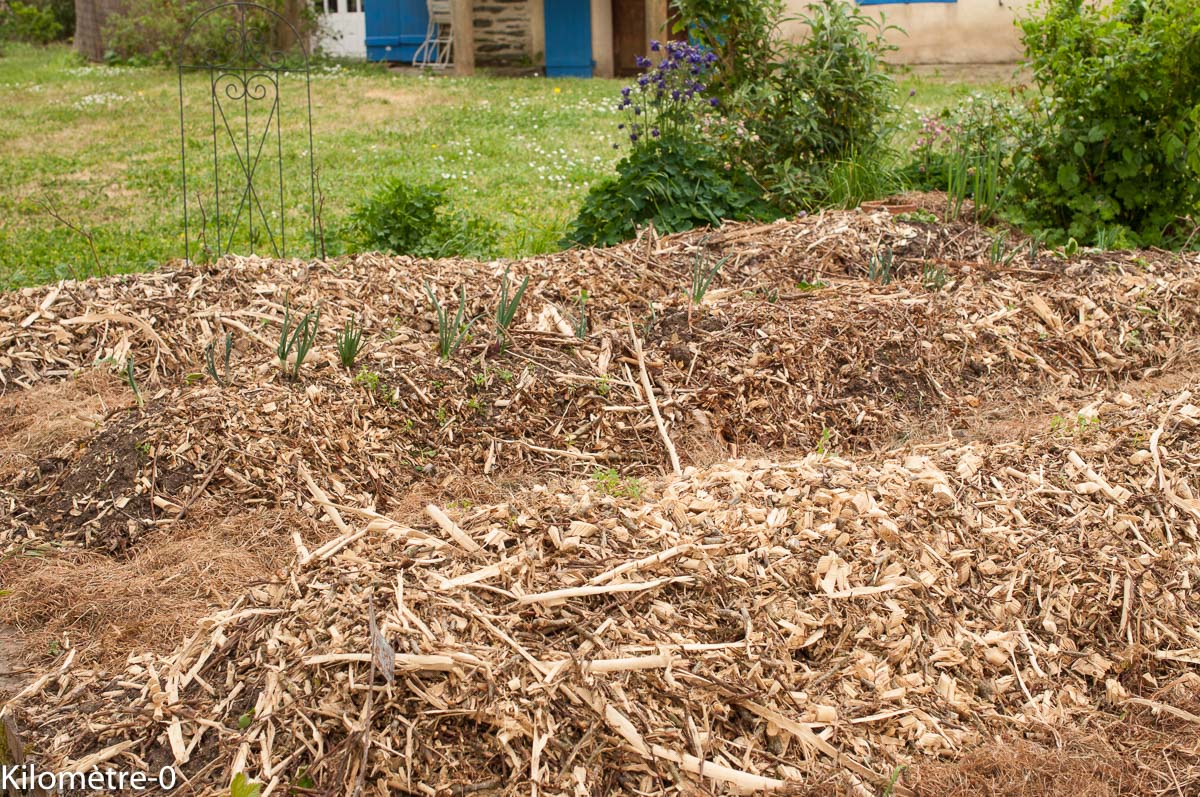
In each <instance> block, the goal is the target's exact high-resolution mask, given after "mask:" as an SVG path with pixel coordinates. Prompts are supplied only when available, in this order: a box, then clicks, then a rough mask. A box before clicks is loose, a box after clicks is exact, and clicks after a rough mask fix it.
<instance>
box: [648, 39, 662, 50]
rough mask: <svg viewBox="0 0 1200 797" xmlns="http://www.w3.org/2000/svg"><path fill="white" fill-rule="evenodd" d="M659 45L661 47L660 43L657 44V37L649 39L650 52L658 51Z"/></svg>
mask: <svg viewBox="0 0 1200 797" xmlns="http://www.w3.org/2000/svg"><path fill="white" fill-rule="evenodd" d="M661 47H662V45H661V44H659V42H658V40H657V39H651V40H650V52H652V53H656V52H658V51H659V49H660V48H661Z"/></svg>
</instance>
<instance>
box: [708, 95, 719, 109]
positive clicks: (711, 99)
mask: <svg viewBox="0 0 1200 797" xmlns="http://www.w3.org/2000/svg"><path fill="white" fill-rule="evenodd" d="M708 104H709V105H711V106H712V107H714V108H716V107H717V106H718V105H720V104H721V101H720V100H718V99H717V98H716V97H709V98H708Z"/></svg>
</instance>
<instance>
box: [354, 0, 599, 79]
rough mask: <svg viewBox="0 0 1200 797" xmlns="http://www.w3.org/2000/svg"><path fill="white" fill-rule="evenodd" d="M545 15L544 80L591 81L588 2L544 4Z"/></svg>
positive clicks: (562, 0) (569, 0)
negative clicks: (585, 78)
mask: <svg viewBox="0 0 1200 797" xmlns="http://www.w3.org/2000/svg"><path fill="white" fill-rule="evenodd" d="M376 2H378V0H376ZM545 13H546V77H591V76H592V8H591V0H545ZM368 41H369V40H368Z"/></svg>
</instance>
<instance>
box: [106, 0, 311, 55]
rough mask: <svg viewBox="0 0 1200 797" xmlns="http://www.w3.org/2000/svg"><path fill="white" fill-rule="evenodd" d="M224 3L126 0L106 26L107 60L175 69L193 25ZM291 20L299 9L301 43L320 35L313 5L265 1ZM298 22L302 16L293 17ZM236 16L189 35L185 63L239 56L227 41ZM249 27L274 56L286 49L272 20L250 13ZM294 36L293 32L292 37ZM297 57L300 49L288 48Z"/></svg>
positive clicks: (204, 24) (213, 19)
mask: <svg viewBox="0 0 1200 797" xmlns="http://www.w3.org/2000/svg"><path fill="white" fill-rule="evenodd" d="M221 2H222V0H125V2H124V3H123V4H122V7H121V12H120V13H118V14H110V15H109V16H108V18H107V19H106V21H105V23H104V29H103V38H104V46H105V48H106V52H105V60H106V61H108V62H109V63H124V64H135V65H142V64H175V63H177V62H178V61H179V57H180V52H179V48H180V44H181V43H182V40H183V35H184V32H185V31H186V30H187V28H188V25H189V24H191V23H192V21H193V20H194V19H196V17H198V16H199V15H200V14H202V13H204V11H205V10H207V9H209V8H212V7H213V6H217V5H220V4H221ZM260 4H261V5H265V6H266V7H268V8H270V9H273V10H274V11H276V12H278V13H279V14H281V15H282V16H284V17H285V18H289V17H288V13H286V10H287V9H289V8H293V9H298V10H299V15H298V16H297V17H296V18H292V19H291V22H292V24H293V25H295V26H296V29H297V31H298V32H299V34H300V36H301V38H306V37H308V36H310V35H311V34H313V33H314V32H315V31H316V27H317V17H316V12H315V11H314V10H313V9H312V8H311V7H310V6H309V4H303V3H302V4H300V5H299V6H296V5H295V4H288V3H287V2H286V0H263V2H261V3H260ZM293 16H296V15H295V14H293ZM231 20H232V16H231V15H230V14H229V13H225V12H215V13H213V14H209V15H208V16H206V17H204V18H203V19H201V20H199V22H198V23H197V24H196V25H195V26H194V27H193V28H192V30H191V32H190V33H189V34H188V40H187V42H186V47H187V49H186V51H185V52H184V54H183V58H184V60H185V61H187V62H189V63H190V62H206V63H212V62H214V61H221V60H224V59H228V58H231V57H233V56H235V55H236V53H237V51H238V50H237V48H238V47H239V46H240V44H239V42H238V40H237V39H236V38H231V37H228V36H227V33H228V32H229V29H230V22H231ZM246 27H247V29H248V31H249V34H250V36H251V37H253V38H256V39H258V40H259V41H262V42H264V45H263V49H264V51H268V50H270V49H272V48H275V47H283V45H284V44H285V43H286V42H285V40H284V37H285V34H284V31H283V30H281V28H282V27H284V26H282V25H279V24H276V20H275V18H274V17H272V16H271V15H270V14H264V13H261V12H260V13H250V14H248V15H247V16H246ZM286 35H287V36H290V31H288V32H287V34H286ZM284 51H285V54H291V53H292V52H294V51H295V48H284Z"/></svg>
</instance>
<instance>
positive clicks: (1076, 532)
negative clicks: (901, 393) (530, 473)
mask: <svg viewBox="0 0 1200 797" xmlns="http://www.w3.org/2000/svg"><path fill="white" fill-rule="evenodd" d="M1190 388H1191V390H1184V391H1181V392H1170V393H1167V394H1165V395H1162V396H1158V397H1153V398H1150V399H1148V400H1139V399H1135V398H1134V397H1132V396H1130V395H1128V394H1125V393H1115V394H1108V395H1107V396H1106V397H1105V398H1104V400H1102V401H1097V402H1094V403H1093V404H1092V405H1091V406H1089V407H1088V408H1087V409H1086V411H1085V412H1083V413H1081V414H1080V416H1079V417H1080V418H1082V419H1084V420H1083V421H1076V420H1075V419H1073V420H1072V422H1071V424H1070V425H1069V426H1067V427H1063V428H1055V429H1052V430H1050V431H1047V432H1044V433H1042V434H1040V435H1038V436H1036V437H1034V438H1033V439H1030V440H1028V441H1023V442H1020V443H1008V444H999V445H991V446H987V445H983V444H979V443H971V444H967V445H963V446H960V447H957V448H954V447H941V448H934V447H929V448H928V450H920V449H909V450H907V451H903V452H900V453H898V454H896V455H892V456H881V455H863V456H860V457H856V458H838V457H834V456H827V455H819V454H811V455H808V456H806V457H804V458H802V459H796V460H783V461H753V460H731V461H727V462H724V463H721V464H718V465H715V466H711V467H707V468H689V469H687V471H686V472H685V473H684V474H682V475H681V476H679V477H670V478H666V479H663V480H655V481H646V482H639V483H637V484H633V483H630V482H620V483H615V484H613V483H598V482H589V481H586V480H583V481H578V482H576V483H575V484H574V485H573V486H572V487H571V488H569V489H562V490H556V489H534V490H530V491H527V492H524V493H518V494H517V495H515V496H514V498H513V500H511V501H509V502H507V503H504V504H498V505H490V506H481V507H474V508H470V509H464V508H461V507H458V508H450V507H438V506H432V505H431V506H429V507H428V508H427V509H426V511H425V512H424V513H422V514H421V515H419V516H412V517H396V518H392V517H388V516H386V515H384V514H382V513H377V512H372V511H370V510H366V509H361V508H351V507H347V506H338V505H337V504H336V503H335V502H333V501H329V500H328V499H327V498H324V497H322V496H324V495H325V493H324V491H323V490H322V489H321V488H320V486H319V485H315V484H314V485H313V489H312V493H313V495H314V496H315V498H314V500H318V501H320V502H321V503H322V505H323V507H324V511H325V513H326V515H325V518H326V522H327V523H329V524H331V525H332V526H334V527H336V529H337V530H338V532H339V534H338V536H337V537H335V538H334V539H332V540H331V541H330V542H328V543H326V544H324V545H322V546H321V547H320V548H319V549H316V550H307V549H305V548H303V546H301V548H300V549H299V550H298V553H297V558H296V561H295V563H294V565H292V566H291V567H290V568H288V569H287V571H286V572H285V573H283V574H281V575H280V576H279V577H277V578H274V579H271V580H269V581H265V582H263V583H262V584H259V585H256V586H253V587H251V588H250V589H249V590H248V591H247V592H246V594H245V595H244V596H243V597H242V598H241V599H239V600H238V601H236V602H235V603H234V604H233V605H232V606H230V607H229V608H228V609H226V610H224V611H220V612H217V613H216V614H214V615H212V616H211V617H208V618H207V619H205V620H204V621H203V622H202V623H201V626H200V631H199V632H198V633H196V634H195V635H194V636H193V637H192V638H190V639H189V640H188V641H187V642H186V643H185V644H183V645H182V646H181V647H180V648H179V649H178V650H177V651H175V652H174V653H173V654H171V655H169V656H161V657H160V656H150V655H145V656H134V657H132V658H131V659H130V663H129V666H128V668H127V670H126V671H125V672H124V673H122V674H120V675H119V676H117V677H115V678H114V677H108V676H103V675H101V674H100V673H93V672H88V671H75V670H72V669H71V668H70V667H69V666H68V664H69V662H68V663H67V664H64V665H63V666H62V667H60V668H59V670H57V671H56V672H53V673H50V674H48V675H46V676H45V677H44V678H42V679H40V680H39V681H38V682H36V683H35V684H32V685H31V686H30V687H29V688H27V689H26V690H25V691H24V693H23V694H22V695H20V696H18V698H17V699H16V700H14V701H12V702H10V704H9V706H8V708H6V709H5V710H6V711H7V712H9V713H10V714H11V713H13V712H14V711H15V713H16V715H17V716H18V717H19V718H20V720H21V723H22V724H23V725H24V727H25V729H26V732H27V743H28V744H29V746H30V748H31V749H33V750H36V751H37V752H38V757H39V760H42V761H44V762H46V763H47V764H53V765H54V766H75V767H82V768H87V767H91V766H95V765H97V764H100V763H104V764H106V765H116V764H121V765H129V766H137V767H144V766H159V765H163V764H167V763H171V762H175V763H176V764H178V765H179V766H180V767H181V768H182V770H183V772H184V773H186V774H187V775H188V777H189V778H191V783H192V786H193V788H195V789H197V790H198V791H199V792H201V793H212V794H215V793H218V792H220V791H221V790H222V789H223V788H227V784H228V783H229V779H230V777H231V774H232V773H234V772H240V771H245V772H247V773H248V774H250V775H251V776H253V777H254V778H255V779H257V780H258V781H260V782H261V783H264V784H266V789H265V790H264V791H265V792H270V793H284V792H285V791H286V789H287V788H288V787H292V788H297V787H298V788H301V789H316V790H317V791H318V792H319V793H336V794H351V793H364V794H370V793H374V794H380V795H383V794H389V793H397V792H405V793H419V794H429V795H435V794H464V793H468V792H470V793H475V792H479V793H494V794H514V795H515V794H528V793H531V792H532V793H545V794H578V795H586V794H635V793H637V794H651V793H653V794H658V793H668V792H669V793H675V792H676V791H679V792H680V793H696V792H695V789H700V790H702V791H706V792H714V793H743V794H748V793H759V792H763V791H768V790H783V789H786V788H792V787H793V786H794V787H795V788H796V789H799V788H801V786H802V785H803V784H804V782H805V779H806V777H807V776H808V774H809V773H811V772H813V771H815V770H816V769H818V768H823V771H825V772H828V771H829V769H830V768H832V769H833V771H835V772H837V773H838V774H839V777H840V780H839V781H838V782H839V783H841V784H842V786H844V788H845V791H844V793H847V794H851V793H866V794H876V793H880V792H881V791H883V790H884V789H886V788H889V784H891V788H892V789H893V792H892V793H895V794H910V793H914V792H913V789H914V788H915V789H920V785H919V783H918V784H915V785H912V786H910V785H909V782H910V781H909V779H908V778H907V777H906V775H905V773H906V772H908V770H902V769H900V768H901V767H909V766H911V765H913V764H918V765H922V766H929V765H931V764H936V763H937V762H946V761H950V762H953V761H955V760H958V759H960V758H968V757H971V756H974V758H972V759H971V760H972V762H973V764H972V765H973V766H974V765H978V766H983V765H982V764H980V763H979V761H978V757H979V753H978V751H981V750H986V749H991V746H992V745H993V744H994V743H995V741H996V740H997V739H1000V738H1013V737H1018V738H1019V737H1022V736H1026V737H1031V738H1037V737H1039V735H1041V736H1043V737H1044V736H1045V735H1046V734H1048V733H1049V732H1050V731H1049V730H1048V729H1054V731H1053V732H1054V733H1056V734H1068V733H1069V734H1074V735H1075V736H1082V735H1085V734H1087V733H1089V732H1092V731H1094V729H1095V728H1096V727H1097V726H1098V724H1100V721H1101V719H1104V720H1106V721H1107V722H1109V723H1111V724H1115V725H1120V724H1121V723H1122V722H1124V723H1126V724H1128V723H1129V722H1132V721H1133V720H1132V719H1126V720H1118V719H1117V718H1118V716H1119V715H1124V716H1126V717H1127V718H1128V717H1137V716H1140V717H1142V718H1143V720H1144V722H1145V725H1146V727H1147V728H1151V729H1152V730H1153V731H1154V733H1156V734H1157V735H1155V736H1154V737H1153V749H1151V750H1150V754H1148V755H1145V756H1142V755H1140V752H1142V747H1140V746H1139V745H1142V746H1143V747H1144V746H1145V745H1146V744H1147V741H1146V740H1147V738H1148V737H1147V736H1146V734H1145V733H1142V734H1138V733H1130V734H1127V735H1125V736H1123V737H1122V736H1121V735H1120V734H1115V733H1109V735H1108V736H1106V737H1105V738H1106V739H1107V740H1108V741H1109V743H1111V744H1113V745H1115V747H1114V748H1113V749H1114V751H1116V752H1117V753H1119V754H1120V755H1121V756H1123V758H1121V759H1118V760H1119V761H1122V762H1123V764H1122V766H1121V767H1120V770H1119V771H1120V772H1123V773H1124V775H1123V776H1122V777H1125V780H1123V781H1122V783H1127V784H1128V785H1129V790H1121V791H1120V792H1114V793H1139V794H1142V793H1144V794H1151V793H1169V792H1170V791H1171V790H1172V789H1173V788H1176V787H1177V788H1178V790H1179V793H1184V794H1192V793H1196V791H1195V790H1196V789H1197V788H1200V749H1198V742H1197V739H1198V738H1200V734H1198V733H1197V731H1198V730H1200V728H1198V727H1197V725H1198V724H1200V716H1198V715H1197V711H1198V710H1200V706H1198V705H1197V703H1200V701H1198V700H1197V699H1196V695H1197V693H1200V604H1198V603H1197V601H1196V599H1195V596H1196V587H1197V584H1198V583H1200V525H1198V524H1200V482H1198V481H1197V474H1200V406H1197V404H1196V396H1195V394H1194V392H1193V391H1194V390H1196V389H1198V388H1200V384H1193V385H1190ZM306 474H307V472H306ZM305 478H306V479H311V476H309V475H306V476H305ZM639 490H640V491H641V493H642V497H640V498H635V497H633V495H634V494H635V493H636V492H638V491H639ZM372 629H374V631H372ZM17 707H19V710H18V708H17ZM1110 730H1111V729H1110ZM1150 732H1151V731H1147V733H1150ZM1114 740H1115V741H1114ZM1013 760H1019V759H1013ZM917 771H920V767H918V770H917ZM1097 771H1100V772H1104V771H1107V770H1104V769H1103V768H1100V769H1099V770H1097ZM897 773H899V774H898V775H897ZM943 774H944V773H943ZM1126 776H1127V777H1126ZM897 777H898V780H896V778H897ZM938 782H941V783H943V784H944V783H946V782H948V781H946V779H945V778H944V777H943V778H942V780H940V781H938ZM1046 782H1050V781H1046ZM1135 787H1136V788H1135ZM838 788H841V787H838ZM856 790H857V792H856ZM314 793H316V792H314ZM797 793H800V792H797ZM826 793H834V792H833V791H830V792H826ZM1013 793H1016V792H1013ZM1020 793H1025V792H1020Z"/></svg>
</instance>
